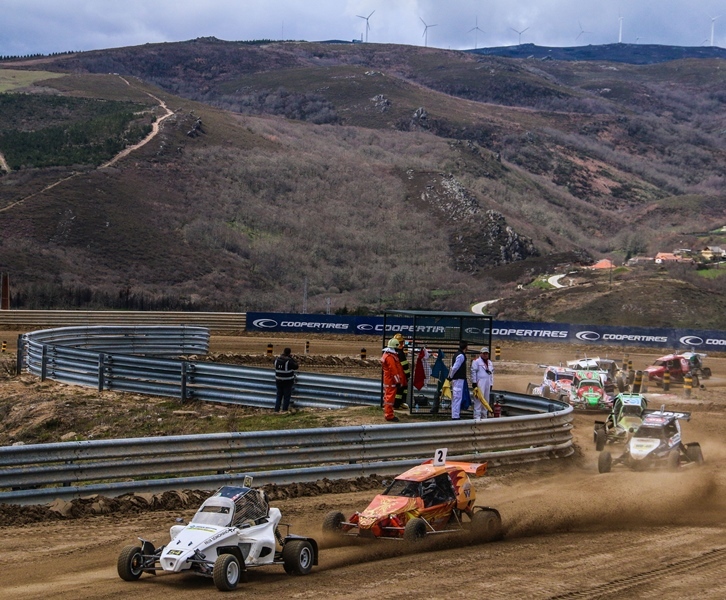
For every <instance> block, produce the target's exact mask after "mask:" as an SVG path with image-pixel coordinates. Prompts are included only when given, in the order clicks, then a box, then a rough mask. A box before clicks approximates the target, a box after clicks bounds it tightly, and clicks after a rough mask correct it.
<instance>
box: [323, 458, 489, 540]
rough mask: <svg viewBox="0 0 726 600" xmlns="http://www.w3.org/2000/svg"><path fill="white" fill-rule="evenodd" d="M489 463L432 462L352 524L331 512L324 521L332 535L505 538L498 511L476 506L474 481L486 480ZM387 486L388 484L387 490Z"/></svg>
mask: <svg viewBox="0 0 726 600" xmlns="http://www.w3.org/2000/svg"><path fill="white" fill-rule="evenodd" d="M486 468H487V465H486V463H480V464H477V463H467V462H457V461H445V462H444V464H441V465H438V466H437V465H435V464H434V461H432V460H429V461H426V462H425V463H423V464H421V465H418V466H416V467H413V468H412V469H409V470H408V471H406V472H405V473H402V474H401V475H399V476H398V477H396V478H395V479H394V480H393V481H392V482H390V483H389V484H388V486H387V488H386V490H385V491H384V492H383V493H382V494H378V495H377V496H376V497H375V498H373V501H372V502H371V503H370V504H369V505H368V508H366V509H365V510H364V511H363V512H356V513H355V514H353V515H352V516H351V517H350V518H349V519H348V520H346V519H345V516H344V515H343V513H341V512H338V511H331V512H329V513H328V514H327V515H326V516H325V520H324V521H323V531H324V532H325V533H327V534H331V533H332V534H341V535H342V534H345V535H351V536H357V537H362V538H386V539H403V540H406V541H416V540H420V539H421V538H423V537H425V536H427V535H429V534H433V533H453V532H462V531H464V532H469V533H470V534H471V535H473V536H475V537H477V538H480V539H482V540H486V541H489V540H494V539H498V538H499V537H501V535H502V520H501V516H500V514H499V511H498V510H496V509H494V508H491V507H488V506H474V502H475V500H476V492H475V490H474V488H473V486H472V485H471V481H470V480H469V475H470V474H471V475H475V476H478V477H480V476H482V475H484V473H485V472H486ZM384 485H385V484H384Z"/></svg>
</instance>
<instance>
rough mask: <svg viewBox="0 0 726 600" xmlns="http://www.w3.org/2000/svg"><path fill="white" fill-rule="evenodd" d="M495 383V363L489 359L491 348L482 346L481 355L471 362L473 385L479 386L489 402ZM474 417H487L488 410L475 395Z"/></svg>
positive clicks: (474, 387)
mask: <svg viewBox="0 0 726 600" xmlns="http://www.w3.org/2000/svg"><path fill="white" fill-rule="evenodd" d="M492 385H494V363H493V362H492V361H491V360H490V359H489V348H486V347H484V348H482V349H481V350H480V351H479V356H478V358H476V359H475V360H474V361H472V363H471V387H472V389H476V388H477V387H478V388H479V391H480V392H481V394H482V398H484V401H485V402H487V404H488V403H489V393H490V392H491V391H492ZM474 396H475V398H474V418H475V419H486V418H487V416H488V411H487V409H486V408H485V407H484V405H482V403H481V402H479V400H477V399H476V394H475V395H474Z"/></svg>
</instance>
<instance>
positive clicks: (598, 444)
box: [595, 428, 607, 452]
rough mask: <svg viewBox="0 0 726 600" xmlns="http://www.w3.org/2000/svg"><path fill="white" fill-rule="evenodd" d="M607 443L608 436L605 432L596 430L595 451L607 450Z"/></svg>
mask: <svg viewBox="0 0 726 600" xmlns="http://www.w3.org/2000/svg"><path fill="white" fill-rule="evenodd" d="M606 442H607V434H606V433H605V430H604V429H602V428H600V429H596V430H595V450H597V451H598V452H600V451H602V450H604V449H605V443H606Z"/></svg>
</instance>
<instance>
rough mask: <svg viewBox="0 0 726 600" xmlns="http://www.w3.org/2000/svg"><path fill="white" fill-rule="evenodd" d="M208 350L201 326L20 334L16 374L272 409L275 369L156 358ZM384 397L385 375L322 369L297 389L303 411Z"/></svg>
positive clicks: (306, 375) (297, 402) (369, 402)
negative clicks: (333, 372)
mask: <svg viewBox="0 0 726 600" xmlns="http://www.w3.org/2000/svg"><path fill="white" fill-rule="evenodd" d="M208 348H209V331H208V330H207V329H205V328H200V327H186V326H179V327H144V326H139V327H133V326H129V327H123V326H118V327H111V326H108V327H100V326H98V327H64V328H59V329H47V330H41V331H34V332H30V333H26V334H23V335H21V336H20V339H19V340H18V355H17V357H18V358H17V360H18V372H21V371H23V370H27V371H28V372H30V373H32V374H34V375H37V376H38V377H40V378H41V379H43V380H44V379H52V380H54V381H60V382H62V383H68V384H73V385H82V386H86V387H93V388H96V389H98V390H99V391H103V390H112V391H117V392H132V393H137V394H151V395H154V396H164V397H171V398H176V399H178V400H180V401H181V402H184V401H186V400H190V399H194V400H201V401H207V402H224V403H231V404H243V405H245V406H254V407H257V408H272V407H273V406H274V404H275V396H276V388H275V377H274V371H273V370H272V369H265V368H255V367H245V366H238V365H225V364H219V363H210V362H204V361H191V360H179V359H171V358H163V357H161V356H154V355H162V356H169V355H194V354H206V353H207V350H208ZM132 353H133V354H132ZM141 354H143V355H141ZM431 397H432V396H431ZM380 399H381V383H380V380H377V379H376V380H373V379H361V378H356V377H341V376H335V375H319V374H316V373H299V374H298V375H297V383H296V385H295V390H294V393H293V401H294V402H295V405H296V406H299V407H302V408H345V407H348V406H360V405H374V406H375V405H378V404H379V403H380Z"/></svg>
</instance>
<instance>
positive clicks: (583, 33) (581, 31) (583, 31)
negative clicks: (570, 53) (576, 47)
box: [575, 21, 592, 41]
mask: <svg viewBox="0 0 726 600" xmlns="http://www.w3.org/2000/svg"><path fill="white" fill-rule="evenodd" d="M577 24H578V25H579V26H580V33H578V34H577V37H576V38H575V41H577V40H579V39H580V36H582V35H585V34H586V33H592V31H585V30H584V29H583V28H582V23H580V21H578V22H577Z"/></svg>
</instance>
